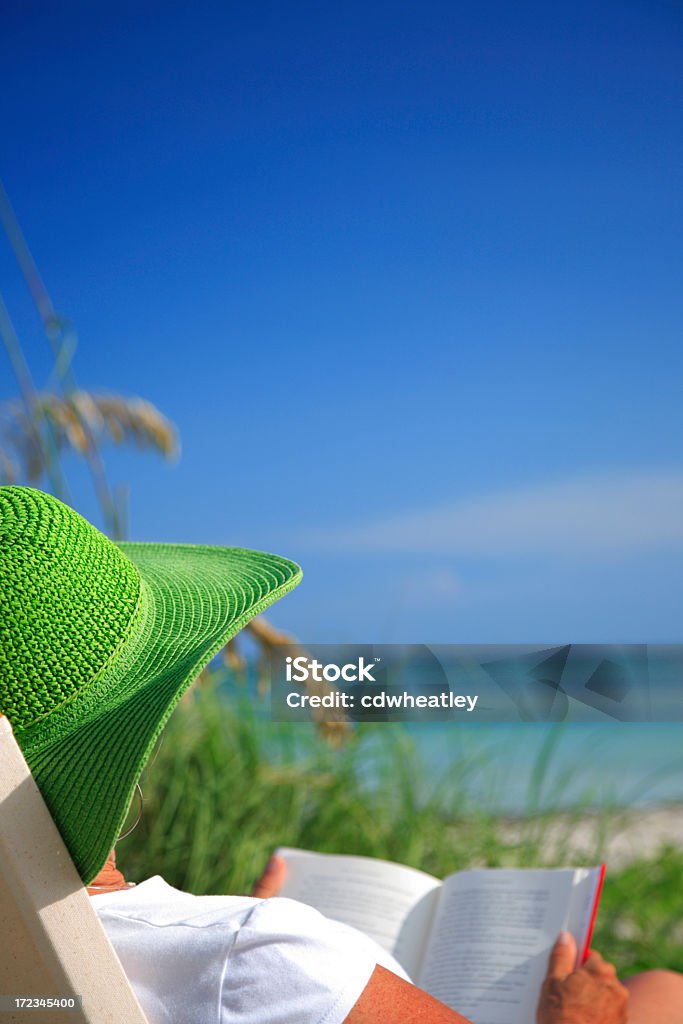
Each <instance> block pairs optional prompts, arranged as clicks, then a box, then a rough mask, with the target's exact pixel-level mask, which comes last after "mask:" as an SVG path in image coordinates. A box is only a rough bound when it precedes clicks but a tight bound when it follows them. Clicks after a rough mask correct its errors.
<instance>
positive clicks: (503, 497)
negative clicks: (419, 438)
mask: <svg viewBox="0 0 683 1024" xmlns="http://www.w3.org/2000/svg"><path fill="white" fill-rule="evenodd" d="M299 540H300V542H301V543H305V544H306V546H307V547H313V548H316V549H318V550H326V551H377V552H392V553H406V554H407V553H424V554H429V553H433V554H440V555H444V554H449V555H521V554H527V555H529V554H547V553H553V554H557V555H577V554H583V553H585V554H589V555H591V556H593V557H594V556H596V555H599V554H601V553H604V554H615V553H623V552H635V551H643V550H656V549H672V548H681V547H683V470H679V469H675V470H643V469H640V470H634V471H633V472H629V473H627V472H623V471H622V472H612V473H604V474H601V475H593V476H584V477H575V478H572V479H565V480H559V481H555V482H552V483H545V484H539V485H535V486H526V487H519V488H515V489H512V490H507V491H502V492H500V493H498V494H491V495H486V496H481V497H469V498H462V499H460V500H457V501H453V502H449V503H447V504H442V505H439V506H437V507H432V508H426V509H422V510H417V511H415V512H412V513H404V514H402V515H396V516H388V517H386V518H383V519H379V520H377V521H375V522H370V523H364V524H359V525H356V526H343V527H338V528H330V529H320V530H313V531H307V533H306V535H305V537H301V538H299Z"/></svg>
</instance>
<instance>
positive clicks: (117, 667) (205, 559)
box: [0, 487, 301, 883]
mask: <svg viewBox="0 0 683 1024" xmlns="http://www.w3.org/2000/svg"><path fill="white" fill-rule="evenodd" d="M300 578H301V570H300V569H299V567H298V566H297V565H296V564H295V563H294V562H290V561H288V560H287V559H284V558H280V557H279V556H277V555H268V554H263V553H261V552H256V551H248V550H243V549H240V548H218V547H201V546H192V545H173V544H134V543H125V544H124V543H121V544H119V545H115V544H113V543H112V542H111V541H110V540H108V539H107V538H106V537H105V536H104V535H103V534H101V533H99V531H97V530H96V529H95V527H93V526H91V525H90V524H89V523H88V522H87V521H86V520H84V519H83V518H82V517H81V516H79V515H78V514H77V513H76V512H74V511H73V510H72V509H70V508H68V507H67V506H65V505H62V504H61V502H59V501H57V500H56V499H55V498H53V497H51V496H50V495H46V494H43V493H42V492H40V491H35V490H32V489H30V488H21V487H0V711H2V712H3V713H4V714H6V715H7V717H8V718H9V720H10V722H11V723H12V727H13V729H14V731H15V735H16V738H17V740H18V742H19V744H20V745H21V747H22V749H23V752H24V755H25V757H26V760H27V761H28V764H29V766H30V768H31V771H32V772H33V775H34V777H35V779H36V782H37V783H38V786H39V787H40V789H41V792H42V794H43V797H44V798H45V800H46V802H47V804H48V806H49V808H50V810H51V812H52V815H53V817H54V819H55V821H56V823H57V825H58V827H59V829H60V831H61V833H62V836H63V837H64V840H65V842H66V845H67V846H68V848H69V850H70V852H71V854H72V857H73V859H74V862H75V864H76V867H77V868H78V870H79V872H80V874H81V877H82V878H83V881H84V882H86V883H87V882H89V881H91V880H92V878H94V877H95V875H96V874H97V872H98V871H99V870H100V868H101V867H102V865H103V864H104V862H105V860H106V858H107V856H108V854H109V851H110V850H111V848H112V847H113V845H114V842H115V840H116V837H117V835H118V834H119V832H120V830H121V826H122V824H123V821H124V819H125V816H126V812H127V808H128V805H129V803H130V799H131V797H132V793H133V790H134V787H135V782H136V781H137V779H138V777H139V775H140V772H141V771H142V769H143V767H144V765H145V762H146V761H147V759H148V757H149V755H150V753H151V751H152V748H153V747H154V744H155V741H156V739H157V737H158V735H159V733H160V732H161V729H162V728H163V726H164V724H165V722H166V720H167V719H168V716H169V715H170V713H171V711H172V710H173V708H174V706H175V705H176V704H177V702H178V700H179V699H180V697H181V696H182V694H183V693H184V692H185V690H186V689H187V688H188V686H189V685H190V683H191V682H192V680H193V679H194V678H195V677H196V676H197V674H198V672H199V671H200V670H201V668H203V666H204V665H205V664H206V663H207V662H208V661H209V660H210V658H211V657H212V656H213V655H214V654H215V653H216V652H217V651H218V650H219V649H220V648H221V647H222V646H223V645H224V644H225V643H226V642H227V641H228V640H229V639H230V637H232V636H234V634H235V633H237V632H238V631H239V630H240V629H242V627H243V626H244V625H246V623H247V622H248V621H249V619H251V618H252V617H253V616H254V615H257V614H258V613H259V612H262V611H263V610H264V609H265V608H267V607H268V606H269V605H271V604H272V603H273V602H274V601H276V600H277V599H278V598H279V597H282V596H283V595H284V594H286V593H287V592H288V591H289V590H291V589H292V588H293V587H294V586H296V584H297V583H298V582H299V580H300ZM226 781H227V780H226Z"/></svg>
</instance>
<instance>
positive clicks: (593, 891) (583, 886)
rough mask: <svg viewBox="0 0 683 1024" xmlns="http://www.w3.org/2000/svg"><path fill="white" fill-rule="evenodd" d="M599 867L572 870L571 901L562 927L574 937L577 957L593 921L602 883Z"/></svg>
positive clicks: (581, 950) (584, 943)
mask: <svg viewBox="0 0 683 1024" xmlns="http://www.w3.org/2000/svg"><path fill="white" fill-rule="evenodd" d="M602 874H603V870H602V869H601V868H577V869H576V870H575V872H574V879H573V888H572V902H571V905H570V907H569V911H568V913H567V917H566V919H565V922H564V925H563V927H564V928H566V930H567V931H568V932H571V933H572V935H573V936H574V938H575V939H576V946H577V949H578V951H579V958H580V957H581V954H582V952H583V950H584V947H585V945H586V939H587V937H588V931H589V929H590V926H591V923H592V921H593V911H594V909H595V901H596V899H597V898H598V890H599V887H600V885H601V883H602Z"/></svg>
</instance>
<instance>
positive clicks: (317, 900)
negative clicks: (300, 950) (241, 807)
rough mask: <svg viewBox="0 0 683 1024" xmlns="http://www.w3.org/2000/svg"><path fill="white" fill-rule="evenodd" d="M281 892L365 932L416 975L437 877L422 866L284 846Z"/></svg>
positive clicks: (430, 916)
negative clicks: (428, 873)
mask: <svg viewBox="0 0 683 1024" xmlns="http://www.w3.org/2000/svg"><path fill="white" fill-rule="evenodd" d="M277 852H278V853H279V854H280V856H281V857H284V859H285V861H286V862H287V881H286V882H285V885H284V887H283V888H282V890H281V891H280V895H281V896H288V897H289V898H290V899H294V900H299V901H300V902H301V903H308V904H309V905H310V906H312V907H315V908H316V910H319V911H320V912H321V914H325V916H326V917H331V918H333V919H334V920H335V921H342V922H343V923H344V924H349V925H351V926H352V927H353V928H358V929H360V931H362V932H365V934H366V935H369V936H370V938H372V939H374V940H375V942H377V943H379V945H380V946H382V947H383V948H384V949H386V950H387V952H389V953H392V954H393V956H395V957H396V959H397V960H398V962H399V963H400V964H401V966H402V967H403V968H404V969H405V970H406V971H407V972H408V974H409V975H410V976H411V977H412V978H414V977H415V972H416V969H417V965H418V964H419V962H420V960H421V958H422V952H423V950H424V947H425V945H426V942H427V935H428V933H429V927H430V924H431V919H432V915H433V913H434V907H435V904H436V894H437V890H438V889H439V888H440V886H441V883H440V882H439V881H438V879H436V878H433V877H432V876H431V875H427V874H425V872H424V871H416V870H415V868H407V867H404V866H403V865H402V864H391V863H390V862H389V861H385V860H378V859H376V858H374V857H350V856H346V855H343V854H329V853H310V852H308V851H307V850H293V849H290V848H288V847H283V848H281V849H279V850H278V851H277Z"/></svg>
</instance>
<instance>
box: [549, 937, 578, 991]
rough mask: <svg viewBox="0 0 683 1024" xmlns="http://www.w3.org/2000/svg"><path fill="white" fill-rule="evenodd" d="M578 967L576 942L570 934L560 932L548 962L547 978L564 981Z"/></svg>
mask: <svg viewBox="0 0 683 1024" xmlns="http://www.w3.org/2000/svg"><path fill="white" fill-rule="evenodd" d="M575 967H576V942H575V941H574V936H573V935H570V933H569V932H560V934H559V935H558V936H557V940H556V942H555V945H554V946H553V948H552V950H551V951H550V960H549V961H548V971H547V974H546V977H547V978H557V979H558V980H560V981H563V980H564V979H565V978H566V977H567V976H568V975H570V974H571V973H572V971H573V970H574V968H575Z"/></svg>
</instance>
